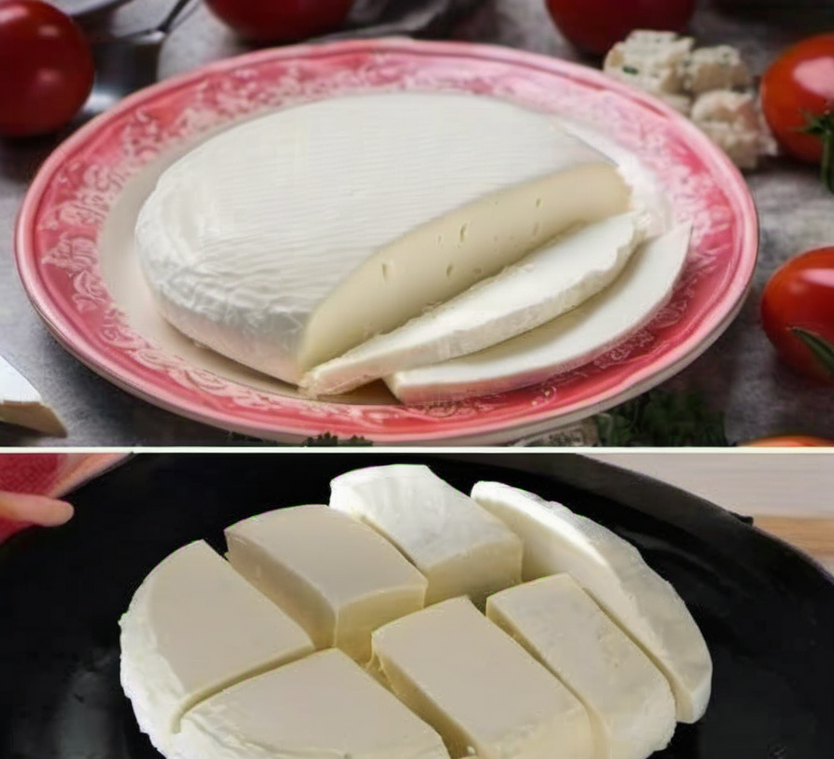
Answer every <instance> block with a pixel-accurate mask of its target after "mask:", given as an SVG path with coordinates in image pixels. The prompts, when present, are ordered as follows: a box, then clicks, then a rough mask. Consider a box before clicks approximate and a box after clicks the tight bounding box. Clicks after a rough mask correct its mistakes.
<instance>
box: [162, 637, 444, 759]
mask: <svg viewBox="0 0 834 759" xmlns="http://www.w3.org/2000/svg"><path fill="white" fill-rule="evenodd" d="M241 757H246V759H275V757H287V758H289V757H296V758H297V759H301V758H302V757H303V758H304V759H339V758H341V759H348V758H350V759H449V754H448V753H447V752H446V749H445V748H444V746H443V742H442V740H441V739H440V736H438V735H437V733H436V732H435V731H434V730H432V729H431V728H430V727H429V726H428V725H426V724H425V723H424V722H423V721H421V720H420V719H419V718H418V717H416V716H415V715H414V714H412V713H411V712H410V711H409V710H408V709H407V708H406V707H405V706H403V705H402V704H401V703H400V702H399V701H397V699H396V698H395V697H394V696H392V695H391V694H390V693H389V692H388V691H387V690H386V689H385V688H384V687H383V686H382V685H380V684H379V683H377V682H375V681H374V679H373V678H372V677H371V676H370V675H368V674H367V673H366V672H363V671H362V669H361V668H360V667H359V666H358V665H357V664H356V663H355V662H353V661H351V659H349V658H348V657H347V656H346V655H345V654H343V653H342V652H340V651H338V650H336V649H330V650H328V651H321V652H318V653H315V654H312V655H311V656H308V657H307V658H305V659H302V660H300V661H297V662H293V663H292V664H287V665H286V666H283V667H280V668H279V669H276V670H273V671H272V672H268V673H266V674H263V675H260V676H258V677H255V678H252V679H251V680H247V681H245V682H243V683H240V684H239V685H236V686H234V687H232V688H229V689H228V690H225V691H223V692H222V693H219V694H217V695H216V696H214V697H213V698H211V699H209V700H208V701H204V702H203V703H202V704H200V705H199V706H197V707H196V708H194V709H192V710H191V711H190V712H188V714H186V715H185V717H184V718H183V721H182V731H181V733H180V734H179V735H178V736H177V741H176V745H175V748H174V751H173V753H172V754H170V755H169V759H241Z"/></svg>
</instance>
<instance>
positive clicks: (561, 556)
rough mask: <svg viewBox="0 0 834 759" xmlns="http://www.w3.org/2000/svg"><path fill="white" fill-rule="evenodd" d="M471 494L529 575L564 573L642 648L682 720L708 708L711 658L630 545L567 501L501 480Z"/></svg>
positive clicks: (677, 603) (675, 599) (674, 598)
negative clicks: (516, 546) (506, 530)
mask: <svg viewBox="0 0 834 759" xmlns="http://www.w3.org/2000/svg"><path fill="white" fill-rule="evenodd" d="M472 497H473V498H474V499H475V500H476V501H477V502H478V503H479V504H481V505H482V506H483V507H484V508H486V509H487V510H489V511H490V512H491V513H492V514H494V515H495V516H497V517H499V518H500V519H502V520H503V521H504V522H506V524H507V525H508V526H509V527H511V528H512V529H513V530H514V531H515V532H516V533H517V534H518V535H519V536H520V537H521V539H522V540H523V542H524V569H523V574H524V578H525V579H527V580H531V579H536V578H539V577H543V576H545V575H549V574H557V573H562V572H566V573H568V574H570V575H571V577H573V579H574V580H576V581H577V582H578V583H579V584H580V585H581V586H582V587H583V588H584V589H585V590H586V591H587V592H588V593H590V595H591V596H592V597H593V598H594V600H595V601H596V602H597V603H598V604H599V605H600V606H601V607H602V608H603V609H604V610H605V611H606V613H608V614H609V615H610V616H611V617H612V618H613V619H614V620H616V622H617V623H618V624H619V625H620V626H621V627H622V628H623V629H624V630H625V631H626V632H628V633H629V635H631V637H632V638H633V639H634V640H635V641H636V642H637V643H639V644H640V646H641V647H642V648H643V650H644V651H645V652H646V653H647V654H648V655H649V657H650V658H651V659H652V661H653V662H654V663H655V664H656V665H657V666H658V668H659V669H660V670H661V671H662V672H663V674H664V675H665V676H666V678H667V679H668V681H669V685H670V686H671V688H672V692H673V693H674V695H675V703H676V714H677V719H678V721H680V722H695V721H696V720H698V719H700V717H701V716H702V715H703V713H704V711H705V710H706V707H707V703H708V702H709V696H710V691H711V685H712V659H711V657H710V653H709V650H708V649H707V645H706V643H705V642H704V638H703V635H701V631H700V630H699V629H698V625H697V624H696V623H695V620H694V619H693V618H692V614H691V613H690V611H689V609H688V608H687V607H686V604H685V603H684V602H683V599H682V598H681V597H680V596H679V595H678V594H677V592H676V591H675V589H674V587H672V585H671V584H670V583H668V582H667V581H666V580H664V579H663V578H662V577H661V576H660V575H659V574H657V573H656V572H655V571H654V570H653V569H652V568H651V567H650V566H649V565H648V564H647V563H646V562H645V560H644V559H643V557H642V556H641V555H640V552H639V551H638V550H637V549H636V548H635V547H634V546H633V545H632V544H631V543H629V542H627V541H625V540H623V539H622V538H620V537H619V536H618V535H616V534H615V533H613V532H611V530H608V529H606V528H605V527H603V526H602V525H600V524H597V523H596V522H594V521H592V520H590V519H588V518H586V517H583V516H580V515H578V514H574V513H573V512H572V511H570V509H567V508H565V507H564V506H562V505H561V504H558V503H552V502H547V501H544V500H543V499H542V498H540V497H539V496H536V495H533V494H532V493H528V492H526V491H524V490H520V489H518V488H514V487H511V486H509V485H504V484H502V483H499V482H479V483H476V485H475V486H474V488H473V489H472Z"/></svg>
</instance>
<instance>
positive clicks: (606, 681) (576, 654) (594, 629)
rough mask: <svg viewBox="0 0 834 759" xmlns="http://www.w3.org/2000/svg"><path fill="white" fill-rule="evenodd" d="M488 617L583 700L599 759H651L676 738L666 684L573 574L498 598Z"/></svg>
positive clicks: (492, 600)
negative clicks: (649, 758)
mask: <svg viewBox="0 0 834 759" xmlns="http://www.w3.org/2000/svg"><path fill="white" fill-rule="evenodd" d="M486 613H487V616H488V617H489V619H491V620H492V621H493V622H495V623H496V624H497V625H498V626H499V627H500V628H501V629H502V630H504V631H505V632H507V633H508V634H509V635H511V636H512V637H513V638H514V639H515V640H517V641H518V642H519V643H521V645H522V646H524V648H525V649H526V650H527V651H529V652H530V653H531V654H532V655H533V656H535V657H536V659H538V660H539V661H540V662H541V663H542V664H544V665H545V666H546V667H547V668H548V669H549V670H550V671H551V672H553V674H555V675H556V676H557V677H558V678H559V679H560V680H561V681H562V682H563V683H564V684H565V685H567V686H568V688H570V690H571V691H572V692H573V693H574V694H575V695H576V696H577V697H578V698H579V699H580V701H582V703H583V704H584V705H585V707H586V708H587V709H588V714H589V715H590V717H591V725H592V727H593V728H594V740H595V746H596V749H595V753H594V756H595V757H596V759H645V757H647V756H648V755H649V754H651V753H653V752H655V751H659V750H660V749H662V748H664V747H665V746H666V745H667V744H668V743H669V741H670V740H671V738H672V735H673V733H674V732H675V699H674V697H673V696H672V691H671V690H670V688H669V683H668V682H666V678H665V677H664V676H663V675H662V674H661V673H660V671H659V670H658V669H657V667H655V665H654V664H652V662H651V661H650V660H649V658H648V657H647V656H646V654H644V653H643V651H642V650H641V649H640V648H639V647H638V646H637V644H635V643H634V641H632V640H631V638H629V637H628V636H627V635H626V634H625V633H624V632H623V631H622V630H621V629H620V628H619V627H617V625H616V624H615V623H614V622H612V621H611V619H609V618H608V617H607V616H606V614H605V613H604V612H603V611H602V610H601V609H600V608H599V606H597V604H596V603H595V602H594V601H593V599H591V597H590V596H589V595H588V594H587V593H586V592H585V591H584V590H582V588H580V587H579V585H577V584H576V582H575V581H574V580H573V579H571V577H570V576H569V575H566V574H562V575H550V576H548V577H543V578H541V579H539V580H534V581H532V582H527V583H524V584H523V585H518V586H516V587H514V588H509V589H507V590H504V591H501V592H500V593H496V594H495V595H492V596H490V597H489V599H487V607H486Z"/></svg>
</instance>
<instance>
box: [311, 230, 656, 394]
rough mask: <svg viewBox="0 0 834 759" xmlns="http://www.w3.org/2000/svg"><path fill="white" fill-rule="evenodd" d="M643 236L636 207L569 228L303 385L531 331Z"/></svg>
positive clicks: (586, 290) (585, 294) (327, 386)
mask: <svg viewBox="0 0 834 759" xmlns="http://www.w3.org/2000/svg"><path fill="white" fill-rule="evenodd" d="M641 238H642V234H641V226H640V224H639V223H638V216H637V215H635V214H624V215H619V216H615V217H612V218H610V219H605V220H604V221H600V222H597V223H596V224H591V225H588V226H586V227H582V228H580V229H578V230H574V231H572V232H570V233H567V234H565V235H563V236H561V237H559V238H558V239H557V240H555V241H553V242H551V243H547V244H546V245H544V246H543V247H542V248H539V249H538V250H536V251H534V252H533V253H530V254H529V255H527V256H525V257H524V258H522V259H521V261H519V262H518V263H517V264H515V265H514V266H511V267H508V268H506V269H504V270H503V271H502V272H501V273H500V274H498V275H497V276H495V277H493V278H491V279H488V280H485V281H482V282H479V283H478V284H476V285H474V286H473V287H471V288H470V289H469V290H467V291H466V292H464V293H462V294H461V295H458V296H457V297H456V298H453V299H452V300H449V301H447V302H446V303H443V304H442V305H439V306H437V307H436V308H433V309H431V310H430V311H428V312H426V313H425V314H422V315H421V316H418V317H416V318H414V319H412V320H411V321H409V322H408V323H407V324H405V325H403V326H402V327H400V328H399V329H396V330H394V331H393V332H389V333H387V334H385V335H379V336H377V337H375V338H372V339H371V340H369V341H368V342H366V343H363V344H362V345H359V346H357V347H356V348H354V349H353V350H350V351H348V352H347V353H345V354H344V355H342V356H339V357H338V358H335V359H333V360H332V361H328V362H326V363H324V364H321V365H320V366H317V367H315V368H314V369H313V370H311V371H310V372H308V373H307V374H306V375H305V376H304V377H303V378H302V380H301V387H302V388H304V389H305V390H307V392H309V393H310V394H312V395H328V394H333V393H342V392H347V391H348V390H352V389H354V388H356V387H358V386H359V385H363V384H365V383H367V382H370V381H372V380H375V379H378V378H379V377H383V376H385V375H386V374H390V373H391V372H393V371H398V370H399V371H401V370H403V369H407V368H410V367H413V366H422V365H425V364H434V363H437V362H440V361H446V360H448V359H451V358H456V357H457V356H462V355H466V354H469V353H474V352H475V351H478V350H481V349H483V348H488V347H489V346H491V345H495V344H497V343H500V342H503V341H504V340H507V339H509V338H511V337H515V336H516V335H519V334H521V333H523V332H527V331H528V330H530V329H533V328H534V327H538V326H539V325H540V324H544V322H546V321H549V320H551V319H553V318H555V317H557V316H559V315H561V314H563V313H565V312H566V311H570V310H571V309H573V308H575V307H576V306H578V305H579V304H580V303H582V302H583V301H586V300H587V299H588V298H590V297H591V296H593V295H596V293H598V292H599V291H600V290H602V289H604V288H605V287H607V286H608V285H609V284H611V282H613V281H614V280H615V279H616V278H617V276H618V275H619V274H620V272H621V271H622V270H623V267H624V266H625V265H626V263H627V262H628V259H629V257H630V256H631V254H632V253H633V252H634V249H635V248H636V247H637V245H638V244H639V242H640V241H641Z"/></svg>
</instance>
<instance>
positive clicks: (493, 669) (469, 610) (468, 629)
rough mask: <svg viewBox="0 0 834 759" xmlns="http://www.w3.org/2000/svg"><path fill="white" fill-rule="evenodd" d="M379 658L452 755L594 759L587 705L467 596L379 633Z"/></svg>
mask: <svg viewBox="0 0 834 759" xmlns="http://www.w3.org/2000/svg"><path fill="white" fill-rule="evenodd" d="M373 646H374V658H375V659H377V660H378V664H379V666H380V668H381V670H382V673H383V675H384V676H385V678H386V680H387V681H388V682H389V684H390V686H391V688H392V689H393V691H394V693H396V694H397V695H398V696H399V697H400V699H401V700H402V701H404V702H405V703H406V704H407V705H408V706H409V707H411V709H412V710H414V712H415V713H416V714H418V715H419V716H420V717H422V718H423V719H424V720H426V721H427V722H428V723H429V724H430V725H432V726H433V727H434V728H435V729H436V730H437V731H438V732H439V733H440V734H441V735H442V736H443V739H444V741H445V742H446V745H447V747H448V748H449V751H450V753H451V755H452V756H453V757H465V756H467V755H468V754H470V753H477V754H478V756H480V757H482V758H483V759H539V758H540V759H552V757H553V756H558V757H560V759H590V757H591V756H592V754H593V738H592V734H591V726H590V722H589V719H588V714H587V712H586V711H585V708H584V707H583V706H582V704H581V703H579V701H578V700H577V699H576V698H575V697H574V696H573V695H572V694H571V693H570V692H569V691H568V690H567V688H565V686H564V685H562V684H561V683H560V682H559V681H558V680H557V679H556V678H555V677H554V676H553V675H552V674H550V673H549V672H548V671H547V670H546V669H545V668H544V667H543V666H542V665H541V664H539V663H538V662H537V661H535V660H534V659H533V658H532V657H531V656H530V655H529V654H527V653H526V652H525V651H524V649H523V648H521V646H519V645H518V644H517V643H516V642H515V641H513V640H512V639H511V638H510V637H509V636H508V635H506V634H505V633H504V632H502V631H501V630H500V629H499V628H498V627H496V626H495V625H494V624H492V623H491V622H490V621H489V620H488V619H486V618H485V617H484V616H483V615H482V614H481V613H480V612H479V611H478V610H477V609H476V608H475V607H474V606H473V605H472V603H471V602H470V601H469V600H467V599H465V598H453V599H451V600H449V601H444V602H443V603H440V604H436V605H434V606H430V607H428V608H426V609H423V610H422V611H419V612H416V613H415V614H411V615H410V616H408V617H404V618H403V619H399V620H397V621H396V622H391V623H390V624H388V625H386V626H385V627H381V628H380V629H379V630H377V631H376V632H375V633H374V635H373Z"/></svg>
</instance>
